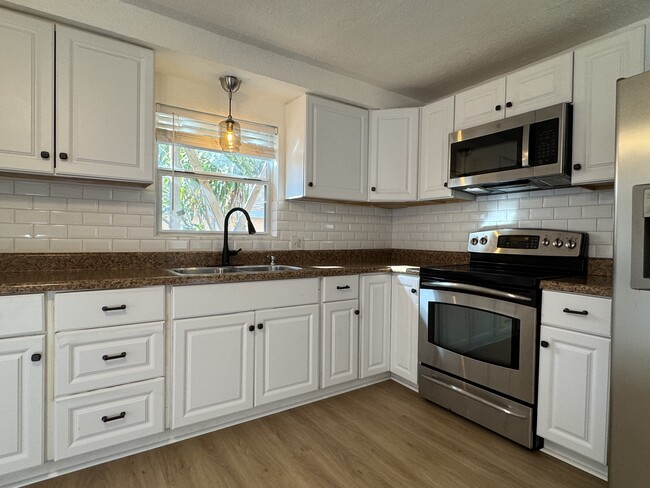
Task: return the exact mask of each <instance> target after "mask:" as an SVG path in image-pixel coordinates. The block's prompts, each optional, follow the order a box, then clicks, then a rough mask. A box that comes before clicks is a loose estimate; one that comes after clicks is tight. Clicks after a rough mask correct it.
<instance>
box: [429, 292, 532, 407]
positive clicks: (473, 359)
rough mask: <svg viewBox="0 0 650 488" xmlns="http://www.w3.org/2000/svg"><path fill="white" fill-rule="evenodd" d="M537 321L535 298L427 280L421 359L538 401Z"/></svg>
mask: <svg viewBox="0 0 650 488" xmlns="http://www.w3.org/2000/svg"><path fill="white" fill-rule="evenodd" d="M467 290H472V291H467ZM489 295H495V296H489ZM527 302H530V303H529V304H528V305H526V303H527ZM536 322H537V310H536V308H535V307H534V306H533V303H532V299H531V298H530V297H526V296H517V295H516V294H513V293H508V292H503V291H497V290H492V289H489V288H482V287H477V286H473V285H462V284H457V283H441V284H440V286H438V287H436V283H435V282H431V283H423V284H422V285H421V287H420V323H419V332H418V334H419V340H418V344H419V345H418V356H419V361H420V363H421V364H423V365H425V366H428V367H431V368H434V369H437V370H439V371H442V372H444V373H447V374H449V375H452V376H455V377H457V378H459V379H461V380H464V381H467V382H470V383H474V384H475V385H478V386H481V387H483V388H486V389H489V390H492V391H494V392H497V393H500V394H503V395H507V396H509V397H512V398H515V399H518V400H520V401H523V402H526V403H528V404H530V405H532V404H534V401H535V364H536V362H537V358H536V347H535V345H536V343H537V325H536Z"/></svg>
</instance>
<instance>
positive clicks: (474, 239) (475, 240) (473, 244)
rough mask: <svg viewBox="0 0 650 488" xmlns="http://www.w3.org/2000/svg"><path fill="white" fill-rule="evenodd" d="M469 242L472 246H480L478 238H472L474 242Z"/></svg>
mask: <svg viewBox="0 0 650 488" xmlns="http://www.w3.org/2000/svg"><path fill="white" fill-rule="evenodd" d="M469 242H470V244H471V245H472V246H476V245H477V244H478V239H477V238H476V237H472V240H471V241H469Z"/></svg>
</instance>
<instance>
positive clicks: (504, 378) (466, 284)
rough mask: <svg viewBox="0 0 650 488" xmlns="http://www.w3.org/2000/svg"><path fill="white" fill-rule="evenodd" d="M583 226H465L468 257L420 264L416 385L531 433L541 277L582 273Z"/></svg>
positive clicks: (515, 432)
mask: <svg viewBox="0 0 650 488" xmlns="http://www.w3.org/2000/svg"><path fill="white" fill-rule="evenodd" d="M587 239H588V236H587V234H583V233H580V232H567V231H556V230H541V229H499V230H489V231H482V232H474V233H472V234H470V235H469V242H468V246H467V250H468V251H469V253H470V263H469V265H461V266H445V267H437V268H436V267H430V268H426V267H425V268H421V270H420V321H419V331H418V342H419V344H418V359H419V363H420V364H419V371H418V373H419V374H418V383H419V390H420V395H422V396H423V397H424V398H426V399H428V400H430V401H432V402H434V403H437V404H439V405H441V406H443V407H445V408H448V409H450V410H452V411H453V412H455V413H457V414H459V415H462V416H464V417H466V418H468V419H470V420H472V421H474V422H477V423H479V424H481V425H483V426H484V427H487V428H488V429H491V430H493V431H495V432H497V433H499V434H501V435H503V436H505V437H508V438H509V439H512V440H513V441H515V442H518V443H519V444H522V445H524V446H526V447H528V448H529V449H534V448H538V447H540V441H541V439H539V438H538V437H537V436H536V435H535V423H536V408H535V405H536V399H537V369H538V367H537V348H538V340H539V326H540V302H541V290H540V287H539V284H540V281H541V280H543V279H545V278H546V279H547V278H555V277H562V276H572V275H583V274H585V273H586V269H587Z"/></svg>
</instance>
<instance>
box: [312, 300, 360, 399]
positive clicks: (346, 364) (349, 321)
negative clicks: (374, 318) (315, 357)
mask: <svg viewBox="0 0 650 488" xmlns="http://www.w3.org/2000/svg"><path fill="white" fill-rule="evenodd" d="M322 345H323V369H322V371H321V374H322V385H323V387H328V386H333V385H338V384H339V383H345V382H346V381H352V380H355V379H357V378H358V377H359V301H358V300H345V301H341V302H329V303H324V304H323V333H322Z"/></svg>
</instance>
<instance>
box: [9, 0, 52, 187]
mask: <svg viewBox="0 0 650 488" xmlns="http://www.w3.org/2000/svg"><path fill="white" fill-rule="evenodd" d="M0 45H1V46H2V49H0V66H3V67H4V69H3V70H2V73H0V107H2V117H0V170H2V171H15V172H21V173H49V174H51V173H52V172H53V170H54V165H53V159H52V156H53V154H52V150H53V149H52V146H53V145H52V137H53V134H54V125H53V124H54V102H53V94H54V80H53V78H52V73H53V71H54V25H53V24H52V23H51V22H45V21H42V20H39V19H35V18H33V17H29V16H27V15H22V14H17V13H14V12H10V11H8V10H1V9H0Z"/></svg>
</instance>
